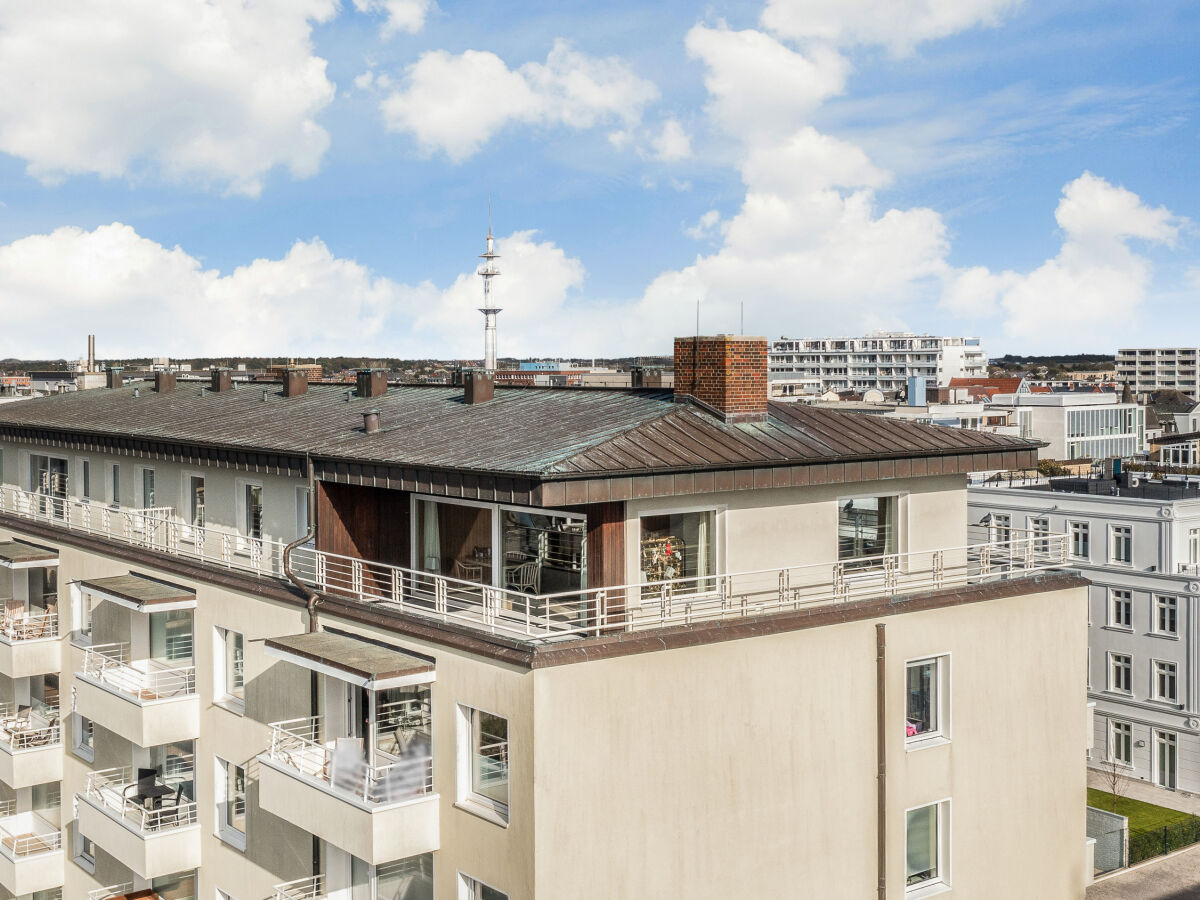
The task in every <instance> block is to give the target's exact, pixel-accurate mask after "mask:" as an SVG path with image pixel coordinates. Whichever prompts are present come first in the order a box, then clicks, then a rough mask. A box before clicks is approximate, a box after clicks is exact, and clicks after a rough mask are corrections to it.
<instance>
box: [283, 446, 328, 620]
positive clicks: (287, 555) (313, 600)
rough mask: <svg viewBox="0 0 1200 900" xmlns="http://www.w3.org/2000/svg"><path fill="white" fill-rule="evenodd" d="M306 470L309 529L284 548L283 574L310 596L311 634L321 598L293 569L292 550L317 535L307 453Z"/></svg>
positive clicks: (313, 481)
mask: <svg viewBox="0 0 1200 900" xmlns="http://www.w3.org/2000/svg"><path fill="white" fill-rule="evenodd" d="M304 470H305V474H306V475H307V476H308V531H306V532H305V533H304V534H302V535H301V536H300V537H298V538H296V540H294V541H292V542H291V543H290V544H288V545H287V546H286V547H284V548H283V574H284V575H286V576H287V578H288V580H289V581H290V582H291V583H292V584H294V585H296V587H298V588H299V589H300V591H301V592H302V593H303V594H304V595H305V596H306V597H307V598H308V601H307V606H308V630H309V633H310V634H311V633H312V632H314V631H316V630H317V604H319V603H320V602H321V598H320V596H319V595H318V594H317V593H316V592H315V591H313V590H312V589H311V588H309V586H308V585H306V584H305V583H304V582H303V581H301V580H300V577H299V576H298V575H297V574H296V572H295V571H294V570H293V569H292V551H293V550H295V549H296V548H297V547H299V546H300V545H301V544H307V543H308V542H309V541H311V540H313V539H314V538H315V537H316V536H317V485H316V478H315V476H314V474H313V467H312V460H311V459H309V456H308V454H307V453H306V454H304Z"/></svg>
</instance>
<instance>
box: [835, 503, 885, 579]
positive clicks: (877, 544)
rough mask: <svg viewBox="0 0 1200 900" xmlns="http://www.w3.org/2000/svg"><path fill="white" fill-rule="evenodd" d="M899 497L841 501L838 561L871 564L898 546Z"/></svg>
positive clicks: (839, 509)
mask: <svg viewBox="0 0 1200 900" xmlns="http://www.w3.org/2000/svg"><path fill="white" fill-rule="evenodd" d="M897 500H898V498H896V497H856V498H853V499H850V500H842V501H839V503H840V506H839V508H838V559H839V560H842V561H849V560H860V561H861V564H862V565H869V564H871V563H872V562H878V560H872V559H871V558H872V557H880V556H885V555H888V554H892V553H895V552H896V549H897V547H898V545H899V544H898V541H897V534H896V522H897V519H898V516H897Z"/></svg>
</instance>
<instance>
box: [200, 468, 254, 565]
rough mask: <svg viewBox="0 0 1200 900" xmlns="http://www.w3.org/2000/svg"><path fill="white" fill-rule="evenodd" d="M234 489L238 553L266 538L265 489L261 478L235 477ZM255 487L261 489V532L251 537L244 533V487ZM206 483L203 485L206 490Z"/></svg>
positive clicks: (247, 549)
mask: <svg viewBox="0 0 1200 900" xmlns="http://www.w3.org/2000/svg"><path fill="white" fill-rule="evenodd" d="M233 483H234V490H236V491H237V496H236V497H235V501H236V502H235V503H234V509H235V511H236V514H237V549H238V552H240V553H249V552H250V550H251V548H252V547H253V545H254V542H255V541H265V540H266V539H267V528H266V518H267V489H266V487H265V486H264V485H263V482H262V479H261V478H236V479H234V482H233ZM248 487H257V488H258V489H259V490H260V491H262V522H261V523H260V527H259V530H260V531H261V532H262V535H260V536H259V537H257V538H253V537H251V536H250V535H248V534H247V533H246V513H247V509H246V488H248ZM207 488H208V485H207V484H206V485H205V489H206V490H207Z"/></svg>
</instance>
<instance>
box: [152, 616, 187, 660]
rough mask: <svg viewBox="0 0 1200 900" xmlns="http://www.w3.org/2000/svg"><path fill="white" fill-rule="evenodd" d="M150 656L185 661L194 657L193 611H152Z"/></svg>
mask: <svg viewBox="0 0 1200 900" xmlns="http://www.w3.org/2000/svg"><path fill="white" fill-rule="evenodd" d="M150 658H151V659H157V660H160V661H163V662H184V661H188V660H190V659H191V658H192V611H191V610H190V609H173V610H170V611H168V612H152V613H150Z"/></svg>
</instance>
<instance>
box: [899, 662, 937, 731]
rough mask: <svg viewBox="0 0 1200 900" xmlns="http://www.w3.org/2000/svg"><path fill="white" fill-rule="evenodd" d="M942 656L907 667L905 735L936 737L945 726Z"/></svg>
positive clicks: (911, 663) (912, 663) (910, 664)
mask: <svg viewBox="0 0 1200 900" xmlns="http://www.w3.org/2000/svg"><path fill="white" fill-rule="evenodd" d="M941 679H942V660H941V659H922V660H917V661H916V662H910V663H909V664H908V666H907V670H906V691H905V694H906V704H905V707H906V708H905V731H904V734H905V737H906V739H909V740H913V739H916V740H919V739H921V738H927V737H933V736H935V735H938V734H941V733H942V731H943V730H944V727H943V722H942V685H941Z"/></svg>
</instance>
